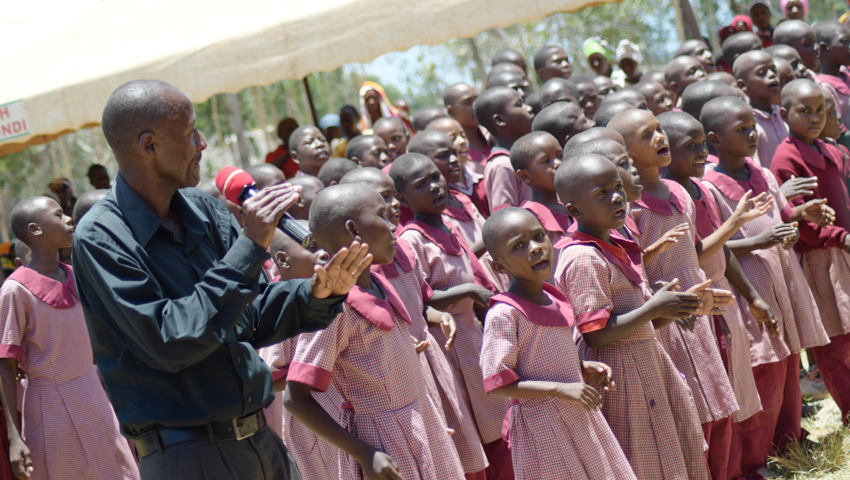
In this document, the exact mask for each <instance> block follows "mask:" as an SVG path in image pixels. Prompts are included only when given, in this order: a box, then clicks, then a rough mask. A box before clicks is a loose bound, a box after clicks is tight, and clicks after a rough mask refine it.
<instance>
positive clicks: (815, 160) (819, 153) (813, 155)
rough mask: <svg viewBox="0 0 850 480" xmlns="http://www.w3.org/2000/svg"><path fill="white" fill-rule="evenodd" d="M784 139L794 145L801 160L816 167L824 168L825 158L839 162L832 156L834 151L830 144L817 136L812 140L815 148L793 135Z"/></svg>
mask: <svg viewBox="0 0 850 480" xmlns="http://www.w3.org/2000/svg"><path fill="white" fill-rule="evenodd" d="M784 141H785V142H788V143H790V144H792V145H794V147H796V148H797V150H799V152H800V155H801V156H802V157H803V161H804V162H806V163H808V164H809V165H811V166H813V167H815V168H817V169H820V170H823V169H825V168H826V161H827V160H829V161H831V162H832V163H833V164H834V165H840V164H841V163H840V162H839V161H838V159H836V158H833V155H834V154H835V152H834V151H833V150H832V148H831V146H830V145H828V144H827V143H826V142H824V141H823V140H821V139H819V138H816V139H815V142H814V143H815V146H817V149H815V147H813V146H811V145H809V144H807V143H806V142H804V141H802V140H800V139H798V138H795V137H788V138H786V139H785V140H784Z"/></svg>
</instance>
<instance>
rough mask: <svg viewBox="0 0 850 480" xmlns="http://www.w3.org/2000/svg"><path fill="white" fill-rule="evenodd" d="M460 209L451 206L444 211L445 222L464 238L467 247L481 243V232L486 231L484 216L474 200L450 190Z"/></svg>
mask: <svg viewBox="0 0 850 480" xmlns="http://www.w3.org/2000/svg"><path fill="white" fill-rule="evenodd" d="M449 192H450V193H451V195H452V197H454V198H455V199H456V200H457V201H458V202H459V203H460V207H457V206H453V205H451V204H449V205H448V206H447V207H446V209H445V210H444V211H443V222H445V224H446V225H451V226H452V227H454V228H455V230H457V231H458V233H460V234H461V236H463V240H464V241H465V242H466V244H467V245H475V244H476V243H479V242H481V241H482V240H481V230H482V229H484V221H485V219H484V216H482V215H481V213H480V212H479V211H478V209H477V208H476V207H475V205H473V204H472V200H470V199H469V197H468V196H466V195H464V194H463V193H461V192H458V191H457V190H451V189H450V190H449Z"/></svg>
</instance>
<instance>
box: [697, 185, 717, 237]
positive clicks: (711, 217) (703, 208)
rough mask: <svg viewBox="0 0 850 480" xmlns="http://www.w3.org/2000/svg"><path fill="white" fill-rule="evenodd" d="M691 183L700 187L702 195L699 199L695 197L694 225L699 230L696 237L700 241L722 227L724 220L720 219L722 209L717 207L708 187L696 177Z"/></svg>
mask: <svg viewBox="0 0 850 480" xmlns="http://www.w3.org/2000/svg"><path fill="white" fill-rule="evenodd" d="M691 183H693V184H694V185H695V186H696V187H697V188H698V189H699V191H700V195H701V197H702V198H700V199H699V200H697V199H694V208H695V209H696V211H695V212H694V213H695V215H694V220H695V221H694V226H695V227H696V230H697V231H696V232H695V233H696V239H697V241H699V240H702V239H703V238H705V237H707V236H709V235H711V234H712V233H713V232H714V231H715V230H717V229H718V228H720V225H722V224H723V222H722V221H721V220H720V211H719V210H718V209H717V203H715V201H714V197H713V196H712V195H711V192H710V191H708V187H706V186H705V185H703V184H702V182H700V181H699V180H697V179H694V178H692V179H691Z"/></svg>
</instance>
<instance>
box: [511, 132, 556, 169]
mask: <svg viewBox="0 0 850 480" xmlns="http://www.w3.org/2000/svg"><path fill="white" fill-rule="evenodd" d="M544 139H551V140H555V141H556V142H557V141H558V139H557V138H555V137H553V136H552V135H551V134H549V133H547V132H544V131H536V132H531V133H528V134H526V135H523V136H521V137H519V139H517V141H515V142H514V144H513V145H512V146H511V154H510V157H511V166H512V167H514V170H515V171H516V170H522V169H524V168H527V167H528V162H529V160H530V159H531V158H530V157H531V156H532V155H534V154H535V153H537V152H539V151H540V147H538V146H537V145H536V142H538V141H541V140H544ZM558 143H560V142H558Z"/></svg>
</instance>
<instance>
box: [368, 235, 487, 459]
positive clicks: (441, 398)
mask: <svg viewBox="0 0 850 480" xmlns="http://www.w3.org/2000/svg"><path fill="white" fill-rule="evenodd" d="M372 273H375V274H378V275H383V276H384V277H385V278H386V279H387V280H388V281H389V282H390V283H391V284H392V285H393V288H395V289H396V292H398V294H399V296H400V297H401V299H402V302H403V303H404V305H405V307H406V308H407V312H408V313H409V314H410V321H411V324H410V326H409V327H408V328H409V330H410V334H411V335H413V337H414V338H415V339H416V341H417V342H422V341H427V342H428V347H427V348H425V350H424V351H423V352H421V353H420V354H419V355H418V356H419V360H420V364H421V365H422V370H423V375H424V376H425V379H426V388H427V390H428V394H429V395H430V396H431V398H432V399H433V400H434V403H435V404H436V405H437V407H438V409H439V410H440V411H441V412H442V414H443V415H444V418H445V419H446V424H447V425H448V427H449V428H451V429H453V430H454V433H453V434H452V435H451V439H452V442H453V443H454V445H455V448H456V449H457V452H458V455H459V456H460V461H461V464H463V470H464V472H466V473H475V472H480V471H482V470H484V469H485V468H486V467H487V458H486V457H485V456H484V449H483V448H482V447H481V437H479V436H478V429H477V428H476V426H475V419H474V417H473V416H472V410H471V409H470V407H469V405H468V403H467V401H466V398H465V396H464V395H461V394H460V393H459V389H460V385H459V384H458V380H457V379H456V378H455V375H454V373H453V372H452V368H451V366H450V365H449V362H448V360H447V359H446V356H445V355H444V354H443V353H442V352H441V351H440V350H442V348H443V345H444V343H440V342H439V341H437V339H436V338H434V336H433V335H432V334H431V332H430V331H429V330H428V324H427V323H426V321H425V318H424V317H423V316H422V312H424V310H425V305H424V302H426V301H428V300H429V299H430V298H431V295H432V294H433V290H432V289H431V287H430V286H429V285H428V284H427V283H426V282H425V273H424V272H423V271H422V266H421V264H420V263H419V259H418V258H417V257H416V254H414V253H413V249H412V248H411V247H410V244H409V243H407V241H405V240H404V239H403V238H397V239H396V252H395V256H394V259H393V263H390V264H388V265H372ZM441 333H442V332H441Z"/></svg>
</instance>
